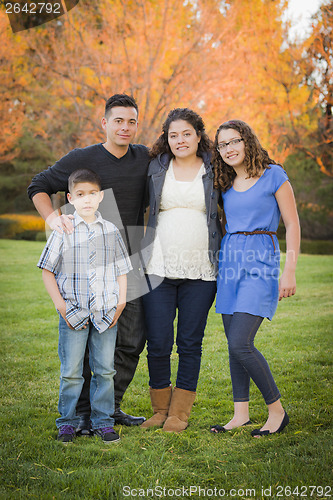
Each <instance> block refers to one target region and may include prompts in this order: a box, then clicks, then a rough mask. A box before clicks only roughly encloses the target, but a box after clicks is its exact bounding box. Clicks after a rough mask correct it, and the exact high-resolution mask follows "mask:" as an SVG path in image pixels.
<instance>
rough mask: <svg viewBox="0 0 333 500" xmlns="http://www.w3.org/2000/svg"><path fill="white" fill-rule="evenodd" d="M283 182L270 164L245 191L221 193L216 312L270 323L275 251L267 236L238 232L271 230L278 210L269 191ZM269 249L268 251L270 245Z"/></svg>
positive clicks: (275, 301)
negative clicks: (222, 229) (223, 230)
mask: <svg viewBox="0 0 333 500" xmlns="http://www.w3.org/2000/svg"><path fill="white" fill-rule="evenodd" d="M287 180H288V176H287V174H286V172H285V171H284V170H283V168H282V167H280V166H279V165H270V168H267V169H266V170H265V171H264V173H263V175H262V176H261V177H260V178H259V179H258V180H257V182H256V183H255V184H254V185H253V186H252V187H250V188H249V189H247V190H246V191H242V192H239V191H235V189H234V188H233V187H231V188H230V189H228V191H226V192H225V193H222V198H223V204H224V211H225V214H226V220H227V224H226V231H227V234H226V235H225V236H224V238H223V240H222V243H221V250H220V255H219V273H218V277H217V295H216V312H217V313H222V314H233V313H235V312H245V313H249V314H253V315H256V316H261V317H263V318H268V319H270V320H271V319H272V318H273V316H274V313H275V311H276V308H277V305H278V299H279V273H280V249H279V243H278V240H277V237H276V236H275V235H273V236H272V237H271V236H270V235H268V234H253V235H244V234H235V233H237V232H238V231H256V230H261V231H262V230H264V231H276V230H277V228H278V225H279V220H280V216H281V213H280V210H279V206H278V204H277V201H276V198H275V193H276V191H277V190H278V189H279V188H280V187H281V186H282V184H284V183H285V182H286V181H287ZM272 238H274V244H275V250H274V244H273V239H272Z"/></svg>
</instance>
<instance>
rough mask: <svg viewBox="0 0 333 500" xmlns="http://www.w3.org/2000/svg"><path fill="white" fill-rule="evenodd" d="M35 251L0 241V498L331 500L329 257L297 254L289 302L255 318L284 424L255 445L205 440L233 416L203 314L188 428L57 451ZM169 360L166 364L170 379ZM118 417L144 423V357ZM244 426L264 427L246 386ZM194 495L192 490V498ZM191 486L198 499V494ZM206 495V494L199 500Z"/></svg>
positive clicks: (52, 377)
mask: <svg viewBox="0 0 333 500" xmlns="http://www.w3.org/2000/svg"><path fill="white" fill-rule="evenodd" d="M43 246H44V243H43V242H29V241H16V240H0V255H1V261H0V262H1V298H0V300H1V306H0V307H1V319H2V335H1V350H0V353H1V374H2V384H1V389H0V391H1V421H2V436H1V466H0V472H1V480H0V498H1V499H4V500H5V499H28V498H36V499H42V500H49V499H50V500H52V499H66V500H67V499H68V500H72V499H74V500H76V499H84V500H86V499H87V500H95V499H102V500H105V499H118V498H119V499H121V498H136V497H145V498H147V497H149V498H188V497H189V496H190V497H191V498H195V499H196V498H237V499H241V500H243V499H244V500H247V499H250V498H255V499H266V498H267V499H269V498H283V499H285V498H290V499H299V498H327V499H329V498H331V497H332V496H333V489H332V453H331V449H332V426H331V414H332V374H331V370H332V349H331V343H332V341H331V331H332V319H333V311H332V300H331V298H332V274H333V256H324V255H321V256H318V255H306V254H302V255H301V256H300V259H299V265H298V271H297V293H296V295H295V297H293V298H291V299H286V300H283V301H282V302H281V303H280V304H279V307H278V311H277V313H276V315H275V317H274V319H273V321H272V322H269V321H268V320H265V321H264V323H263V325H262V327H261V329H260V330H259V332H258V334H257V340H256V346H257V347H258V348H259V349H260V350H261V351H262V352H263V354H264V355H265V356H266V357H267V360H268V361H269V364H270V367H271V370H272V372H273V375H274V377H275V379H276V382H277V385H278V387H279V389H280V392H281V393H282V400H283V404H284V406H285V408H286V410H287V411H288V414H289V416H290V424H289V425H288V427H287V428H286V430H285V431H284V432H283V433H282V434H280V435H275V436H271V437H268V438H262V439H253V438H251V436H250V431H251V429H252V428H253V427H251V428H242V429H238V430H236V431H234V432H230V433H226V434H219V435H213V434H211V433H210V432H209V427H210V426H211V425H212V424H217V423H218V424H224V423H226V422H227V421H228V420H229V419H230V417H231V415H232V408H233V403H232V391H231V382H230V375H229V366H228V354H227V345H226V340H225V338H224V333H223V329H222V321H221V317H220V315H217V314H215V311H214V308H212V309H211V311H210V314H209V319H208V323H207V328H206V332H205V338H204V344H203V357H202V366H201V373H200V380H199V384H198V389H197V398H196V401H195V404H194V406H193V410H192V413H191V417H190V420H189V424H190V425H189V427H188V429H187V430H186V431H185V432H183V433H181V434H179V435H174V434H167V433H163V431H161V430H160V429H157V430H156V429H150V430H146V431H144V430H142V429H140V428H128V427H122V426H117V427H116V429H117V431H118V432H119V433H120V435H121V438H122V440H121V442H120V443H119V444H116V445H111V446H106V445H104V444H103V443H102V442H100V441H99V440H98V438H92V439H85V438H77V439H76V441H75V443H74V444H72V445H70V446H67V447H65V446H63V445H62V444H61V443H59V442H57V441H56V439H55V437H56V434H57V431H56V427H55V418H56V417H57V416H58V413H57V400H58V389H59V360H58V355H57V338H58V329H57V315H56V312H55V310H54V307H53V304H52V302H51V300H50V298H49V297H48V295H47V292H46V290H45V288H44V285H43V282H42V278H41V271H40V270H39V269H37V267H36V263H37V261H38V258H39V255H40V253H41V251H42V248H43ZM176 367H177V354H176V353H175V352H174V353H173V355H172V370H173V371H172V373H173V377H172V380H173V382H174V381H175V371H176ZM122 408H123V410H124V411H127V412H129V413H132V414H134V415H145V416H146V417H149V416H151V414H152V410H151V406H150V400H149V389H148V370H147V365H146V353H145V352H144V353H143V354H142V356H141V359H140V363H139V366H138V369H137V372H136V374H135V377H134V380H133V382H132V384H131V386H130V388H129V389H128V391H127V392H126V395H125V397H124V401H123V405H122ZM250 408H251V413H250V418H251V420H252V421H253V422H254V426H257V427H258V426H260V425H262V423H263V422H264V421H265V419H266V408H265V404H264V401H263V399H262V397H261V394H260V393H259V391H258V389H257V388H256V387H255V386H254V384H252V385H251V402H250ZM191 488H192V489H191ZM200 488H201V490H200ZM204 493H205V494H204Z"/></svg>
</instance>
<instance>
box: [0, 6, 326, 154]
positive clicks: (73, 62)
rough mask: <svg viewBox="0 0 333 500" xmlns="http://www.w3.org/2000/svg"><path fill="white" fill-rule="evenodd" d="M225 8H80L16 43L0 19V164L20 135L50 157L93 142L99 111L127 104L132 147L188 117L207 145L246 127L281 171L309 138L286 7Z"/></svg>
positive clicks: (305, 94)
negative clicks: (123, 96) (223, 126)
mask: <svg viewBox="0 0 333 500" xmlns="http://www.w3.org/2000/svg"><path fill="white" fill-rule="evenodd" d="M224 5H225V7H224V8H223V3H221V2H220V1H219V0H195V1H194V0H187V1H184V2H183V1H181V2H180V1H179V0H140V1H134V0H100V1H99V2H96V1H93V0H86V1H85V2H80V3H79V4H78V5H77V6H76V7H75V9H72V10H71V11H70V12H69V13H68V14H67V15H66V16H63V17H61V18H59V19H58V20H55V21H52V22H49V23H47V24H46V25H43V26H40V27H38V28H34V29H31V30H28V31H25V32H21V33H20V36H18V35H11V33H10V29H9V27H8V25H7V28H6V20H5V18H4V15H3V14H1V13H0V23H1V26H0V27H2V28H4V29H3V30H1V35H0V42H1V43H0V47H1V49H0V54H1V55H0V57H1V59H4V60H5V63H6V64H7V65H8V68H9V71H8V69H7V73H6V74H1V76H2V77H4V85H1V87H0V90H1V93H2V96H3V97H4V99H2V102H3V104H1V105H0V106H1V107H0V114H1V115H2V116H3V117H4V123H5V128H4V130H5V134H3V137H1V139H0V140H1V141H2V142H0V152H1V153H6V152H7V154H11V155H15V142H16V139H17V136H18V135H19V134H20V133H21V131H22V126H23V124H26V125H27V126H28V127H29V130H32V131H33V133H34V134H35V135H40V136H41V137H42V138H45V139H46V140H48V142H49V144H50V147H51V148H52V152H53V153H54V154H55V155H56V157H59V156H61V155H62V154H64V153H66V152H67V151H68V150H70V149H72V148H73V147H75V146H86V145H88V144H90V143H93V142H96V141H99V140H103V134H102V132H101V128H100V118H101V116H102V114H103V104H104V102H103V101H104V100H106V99H107V98H108V97H109V96H110V95H112V94H113V93H116V92H127V93H130V94H133V95H134V96H135V97H136V99H137V101H138V104H139V108H140V116H139V121H140V129H139V133H138V136H137V140H138V142H143V143H145V144H148V145H151V144H152V142H153V141H154V140H155V139H156V138H157V136H158V135H159V133H160V130H161V124H162V122H163V120H164V118H165V116H166V114H167V112H168V111H169V110H170V109H171V108H173V107H178V106H188V107H191V108H194V109H195V110H196V111H198V112H199V113H200V114H202V116H203V117H204V119H205V122H206V125H207V130H208V132H209V133H210V135H211V136H213V134H214V132H215V130H216V128H217V126H218V125H219V124H220V123H221V122H222V121H225V120H227V119H230V118H240V119H243V120H245V121H247V122H248V123H250V125H251V126H252V127H253V128H254V129H255V131H256V132H257V133H258V135H259V137H260V139H261V141H262V143H263V144H264V145H265V146H266V147H267V148H268V149H269V150H270V151H271V152H272V154H273V155H275V156H276V160H277V161H283V160H284V159H285V157H286V156H287V155H288V154H289V153H290V151H292V150H293V149H294V148H295V146H296V145H299V144H301V143H302V140H303V138H304V137H305V136H306V135H307V134H308V133H309V131H310V132H311V131H313V130H314V128H315V127H316V125H317V123H316V122H315V121H313V120H312V121H311V120H310V119H309V115H308V114H307V110H308V109H313V108H314V107H315V106H316V105H317V101H318V99H317V101H316V97H315V96H314V95H312V93H311V91H310V89H309V87H308V86H307V85H306V82H305V79H304V74H303V73H302V72H300V71H299V66H297V65H299V62H300V61H302V51H303V46H302V45H301V44H300V45H299V46H294V47H290V46H289V47H288V46H287V44H286V39H287V38H286V32H285V31H284V28H283V26H282V21H281V17H282V13H283V10H284V9H285V8H286V5H287V1H285V2H272V1H267V0H252V1H251V2H249V1H248V0H237V2H236V1H235V0H230V1H229V2H228V3H225V4H224ZM18 96H20V97H18ZM17 100H18V101H19V104H17V105H16V107H13V103H16V102H17ZM10 109H11V110H13V109H14V111H11V112H10ZM290 137H292V140H289V138H290Z"/></svg>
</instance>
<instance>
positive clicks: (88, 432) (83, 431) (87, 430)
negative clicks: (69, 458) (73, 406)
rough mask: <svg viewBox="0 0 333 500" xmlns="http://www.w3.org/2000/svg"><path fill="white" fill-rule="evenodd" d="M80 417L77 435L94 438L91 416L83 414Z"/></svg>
mask: <svg viewBox="0 0 333 500" xmlns="http://www.w3.org/2000/svg"><path fill="white" fill-rule="evenodd" d="M79 417H80V421H79V425H78V426H77V429H76V434H77V435H78V436H88V437H90V436H92V435H93V431H92V428H91V421H90V415H88V414H86V413H83V414H82V415H79Z"/></svg>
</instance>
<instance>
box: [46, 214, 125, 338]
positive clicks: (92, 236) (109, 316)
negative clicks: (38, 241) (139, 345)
mask: <svg viewBox="0 0 333 500" xmlns="http://www.w3.org/2000/svg"><path fill="white" fill-rule="evenodd" d="M73 225H74V232H73V233H72V234H65V233H62V234H60V233H58V232H57V231H53V232H52V234H51V236H50V237H49V239H48V240H47V243H46V245H45V248H44V250H43V252H42V255H41V257H40V259H39V262H38V264H37V266H38V267H40V268H41V269H47V270H48V271H50V272H52V273H54V275H55V278H56V281H57V284H58V288H59V291H60V293H61V295H62V297H63V298H64V300H65V302H66V317H67V320H68V322H69V323H70V324H71V325H72V327H73V328H75V329H76V330H78V329H80V328H81V327H82V326H83V325H84V324H85V323H86V322H87V320H88V319H90V320H91V321H92V323H93V325H94V326H95V328H96V329H97V330H98V331H99V332H100V333H102V332H103V331H104V330H106V329H107V328H108V327H109V326H110V325H111V323H112V320H113V316H114V313H115V310H116V307H117V304H118V300H119V286H118V282H117V277H118V276H120V275H122V274H127V273H128V272H129V271H130V270H131V269H132V265H131V262H130V259H129V257H128V254H127V250H126V247H125V244H124V242H123V239H122V237H121V235H120V232H119V230H118V229H117V228H116V226H115V225H114V224H112V223H111V222H108V221H105V220H104V219H102V217H101V215H100V213H99V212H96V220H95V221H94V222H92V223H90V224H87V223H86V222H85V221H84V220H83V219H82V218H81V217H80V216H79V215H78V214H77V212H75V213H74V220H73Z"/></svg>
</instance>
